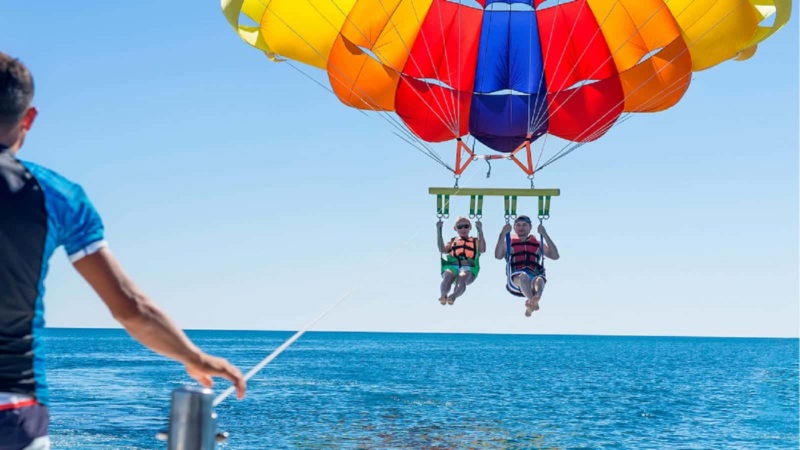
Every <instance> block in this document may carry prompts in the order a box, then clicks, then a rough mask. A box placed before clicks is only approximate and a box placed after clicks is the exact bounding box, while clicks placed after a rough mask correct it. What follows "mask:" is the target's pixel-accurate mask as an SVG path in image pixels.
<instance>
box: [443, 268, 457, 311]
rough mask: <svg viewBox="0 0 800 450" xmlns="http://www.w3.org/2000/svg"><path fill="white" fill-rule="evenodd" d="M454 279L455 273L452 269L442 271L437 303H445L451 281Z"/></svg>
mask: <svg viewBox="0 0 800 450" xmlns="http://www.w3.org/2000/svg"><path fill="white" fill-rule="evenodd" d="M455 279H456V274H454V273H453V271H452V270H450V269H447V270H445V271H444V272H443V273H442V284H441V286H440V287H439V293H440V294H441V295H440V296H439V303H441V304H443V305H446V304H447V293H448V292H450V286H452V285H453V281H455Z"/></svg>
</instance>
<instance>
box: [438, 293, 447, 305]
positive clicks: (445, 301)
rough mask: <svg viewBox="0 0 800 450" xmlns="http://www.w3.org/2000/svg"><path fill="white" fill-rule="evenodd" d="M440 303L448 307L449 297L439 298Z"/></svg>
mask: <svg viewBox="0 0 800 450" xmlns="http://www.w3.org/2000/svg"><path fill="white" fill-rule="evenodd" d="M439 303H441V304H442V305H446V304H447V296H446V295H443V296H441V297H439Z"/></svg>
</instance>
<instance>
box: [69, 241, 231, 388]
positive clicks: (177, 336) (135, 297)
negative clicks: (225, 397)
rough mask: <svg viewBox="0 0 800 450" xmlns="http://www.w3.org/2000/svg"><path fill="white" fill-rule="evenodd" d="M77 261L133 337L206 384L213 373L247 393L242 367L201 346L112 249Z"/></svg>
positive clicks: (115, 316) (113, 314)
mask: <svg viewBox="0 0 800 450" xmlns="http://www.w3.org/2000/svg"><path fill="white" fill-rule="evenodd" d="M74 265H75V269H77V270H78V272H79V273H80V274H81V276H83V278H84V279H86V281H87V282H88V283H89V284H90V285H91V286H92V288H93V289H94V290H95V292H97V295H99V296H100V298H101V299H102V300H103V302H104V303H105V304H106V306H107V307H108V309H109V310H110V311H111V315H112V316H113V317H114V318H115V319H116V320H117V321H119V323H121V324H122V325H123V326H124V327H125V329H126V330H127V331H128V333H129V334H130V335H131V336H133V338H135V339H136V340H137V341H139V342H141V343H142V344H143V345H145V346H146V347H148V348H150V349H151V350H153V351H155V352H157V353H160V354H162V355H164V356H167V357H169V358H172V359H174V360H176V361H179V362H181V363H183V364H184V365H185V366H186V372H187V373H188V374H189V376H191V377H192V378H194V379H196V380H197V381H199V382H200V383H201V384H202V385H204V386H206V387H211V385H212V384H213V381H212V379H211V377H212V376H219V377H223V378H227V379H228V380H231V381H232V382H233V383H234V384H235V385H236V392H237V396H238V397H239V398H242V397H244V393H245V380H244V377H243V376H242V373H241V372H240V371H239V369H237V368H236V367H234V366H233V365H231V364H230V363H229V362H228V361H226V360H224V359H222V358H217V357H214V356H211V355H208V354H206V353H204V352H203V351H201V350H200V349H199V348H197V347H196V346H195V345H194V344H193V343H192V342H191V341H190V340H189V338H188V337H187V336H186V334H184V333H183V331H181V330H180V329H179V328H178V327H177V326H175V324H174V323H173V322H172V321H171V320H170V319H169V317H167V315H166V314H165V313H164V311H162V310H161V308H159V307H158V305H156V304H155V303H154V302H153V301H152V300H150V299H149V298H148V297H147V296H146V295H145V294H144V293H143V292H142V291H140V290H139V288H138V287H137V286H136V285H135V284H134V282H133V280H131V279H130V277H128V275H127V274H126V273H125V272H124V271H123V269H122V266H121V265H120V263H119V261H117V259H116V258H115V257H114V255H113V254H112V253H111V251H110V250H109V249H107V248H103V249H101V250H100V251H98V252H97V253H93V254H91V255H88V256H85V257H83V258H81V259H79V260H78V261H76V262H75V263H74Z"/></svg>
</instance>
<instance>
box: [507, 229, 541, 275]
mask: <svg viewBox="0 0 800 450" xmlns="http://www.w3.org/2000/svg"><path fill="white" fill-rule="evenodd" d="M513 236H514V237H512V238H511V269H512V270H514V271H517V270H522V269H531V270H541V268H542V264H541V262H540V260H541V257H542V255H541V254H540V253H539V247H540V246H541V244H540V243H539V240H538V239H536V238H535V237H534V236H533V235H532V234H529V235H528V238H527V239H526V240H524V241H523V240H521V239H520V238H519V236H517V235H513Z"/></svg>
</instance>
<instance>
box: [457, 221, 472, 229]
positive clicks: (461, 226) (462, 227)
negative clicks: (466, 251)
mask: <svg viewBox="0 0 800 450" xmlns="http://www.w3.org/2000/svg"><path fill="white" fill-rule="evenodd" d="M464 228H467V229H470V228H472V225H470V224H468V223H465V224H462V225H456V229H459V230H463V229H464Z"/></svg>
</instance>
